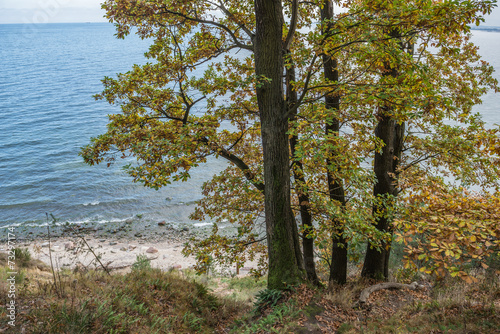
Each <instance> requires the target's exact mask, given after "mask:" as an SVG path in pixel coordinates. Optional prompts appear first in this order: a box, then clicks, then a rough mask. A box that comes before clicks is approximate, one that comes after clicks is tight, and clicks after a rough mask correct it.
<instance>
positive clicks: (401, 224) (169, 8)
mask: <svg viewBox="0 0 500 334" xmlns="http://www.w3.org/2000/svg"><path fill="white" fill-rule="evenodd" d="M268 5H269V6H270V7H269V8H268V7H266V6H268ZM334 5H336V7H335V8H337V9H338V8H343V9H342V10H341V11H339V12H338V13H334V12H333V9H334ZM494 6H495V4H494V3H493V2H490V1H431V0H423V1H420V0H418V1H372V0H370V1H368V0H366V1H363V0H358V1H326V0H325V1H309V2H299V1H274V0H273V1H271V2H262V1H256V2H255V3H254V2H251V1H247V2H241V1H214V2H211V1H152V0H151V1H129V0H108V1H106V2H105V3H104V4H103V8H105V9H106V11H107V17H108V18H109V20H110V21H111V22H114V23H115V24H116V27H117V35H118V37H120V38H123V37H125V36H126V35H127V34H129V33H130V32H131V31H132V29H134V28H135V29H137V30H136V31H137V33H138V34H139V35H140V36H141V37H143V38H150V39H151V40H152V45H151V47H150V50H149V52H148V53H147V54H146V57H147V58H148V59H149V62H148V63H147V64H146V65H143V66H138V65H136V66H134V67H133V68H132V69H131V71H129V72H127V73H123V74H119V75H118V77H117V78H109V77H108V78H105V79H104V80H103V83H104V91H103V92H102V93H101V94H99V95H97V96H96V98H98V99H104V100H106V101H108V102H109V103H111V104H119V105H120V106H121V113H117V114H114V115H110V123H109V125H108V131H107V132H106V133H104V134H102V135H101V136H99V137H97V138H94V139H92V143H91V144H90V145H88V146H87V147H85V148H83V150H82V153H81V155H82V156H83V158H84V159H85V161H86V162H88V163H89V164H96V163H102V162H108V163H113V162H114V161H115V160H116V159H117V158H118V156H134V157H136V158H137V161H138V163H137V164H135V165H132V166H129V169H128V172H129V174H130V175H131V176H132V177H133V179H134V181H136V182H142V183H143V184H144V185H145V186H148V187H152V188H159V187H162V186H168V184H169V183H170V182H173V181H185V180H187V179H188V178H189V177H190V170H191V168H194V167H196V166H198V165H199V164H202V163H205V162H206V161H207V159H211V158H212V157H215V158H218V159H223V160H225V161H226V162H227V163H228V167H227V168H226V169H225V170H224V171H222V172H221V173H220V174H218V175H215V176H213V177H212V179H211V180H209V181H207V182H206V183H205V184H204V186H203V195H204V198H203V199H202V200H200V201H199V202H198V208H197V209H196V211H195V212H194V213H193V215H192V218H193V219H197V220H210V221H212V222H214V228H213V234H212V235H211V236H210V237H209V238H207V239H205V240H197V241H193V243H191V244H189V245H187V246H186V248H185V253H186V254H191V255H195V256H196V257H197V259H198V261H199V264H198V269H200V270H201V271H206V270H208V268H209V267H210V266H211V265H214V264H219V265H232V266H234V265H236V266H241V265H242V263H244V261H245V260H246V259H249V258H254V257H260V264H261V266H260V267H259V268H258V269H257V270H256V273H263V272H265V268H266V266H267V264H269V263H272V264H271V265H270V272H275V273H276V274H277V275H278V276H279V275H281V274H280V272H283V270H285V269H286V268H289V269H290V277H289V278H286V279H284V280H285V281H287V280H289V281H290V282H294V281H300V280H301V279H303V277H304V272H307V278H308V279H309V280H311V281H317V277H316V273H315V268H314V267H315V260H314V256H315V252H316V254H317V251H318V249H319V250H320V253H321V252H323V254H327V255H328V257H330V259H327V260H326V262H327V263H329V264H330V267H331V270H330V280H332V281H336V282H339V283H343V282H345V279H346V273H345V268H346V263H347V256H348V251H351V250H352V249H353V248H354V247H358V246H359V245H360V244H365V245H367V246H366V259H365V263H364V266H363V271H362V274H363V275H364V276H366V277H379V278H387V276H388V263H389V261H388V260H389V255H390V250H391V245H392V240H393V236H394V233H396V236H397V237H398V240H401V241H402V242H404V243H405V245H406V250H407V254H408V257H407V264H406V265H407V266H416V267H418V269H419V270H422V271H424V272H427V273H433V274H435V275H437V276H440V277H441V276H444V275H446V274H447V273H449V274H451V275H453V276H460V277H464V278H465V279H469V278H467V277H468V276H467V271H466V270H465V269H466V267H467V266H466V264H468V263H470V264H471V265H474V266H477V265H481V264H482V266H483V268H484V267H485V266H486V264H485V262H484V261H486V260H487V257H488V256H490V255H494V254H495V252H498V237H499V235H498V233H499V231H498V224H497V219H498V210H499V209H498V205H497V206H495V203H497V201H498V199H497V195H498V188H499V186H500V183H499V176H500V160H499V156H500V149H499V147H500V136H499V134H500V128H499V127H498V126H495V127H488V126H487V125H485V123H484V122H483V121H482V119H481V116H480V115H479V114H477V113H475V112H473V110H472V107H473V106H474V105H475V104H478V103H480V102H481V96H482V95H483V94H485V93H486V92H487V91H488V90H495V91H496V90H498V86H497V82H496V80H495V79H494V78H493V77H492V73H493V68H492V67H491V66H490V65H489V64H488V63H487V62H486V61H484V60H482V59H481V57H480V56H479V54H478V49H477V47H476V46H475V45H474V44H473V43H471V40H470V25H471V24H479V23H480V22H481V21H482V20H483V16H484V15H485V14H487V13H489V12H491V10H492V8H493V7H494ZM266 8H268V9H266ZM270 11H272V12H273V15H268V14H269V12H270ZM266 24H267V26H266ZM267 28H269V29H271V28H272V31H273V32H272V33H271V32H270V31H271V30H266V29H267ZM265 31H268V32H269V34H266V33H263V32H265ZM273 41H274V42H273ZM266 43H267V44H266ZM263 45H266V47H263ZM266 59H273V61H271V62H266ZM287 141H288V142H287ZM278 157H279V159H278ZM454 182H458V184H459V185H460V187H455V186H453V184H454ZM466 189H475V191H476V192H477V195H475V196H471V195H470V193H468V192H467V191H466ZM222 223H230V224H233V226H234V227H235V229H236V231H237V233H236V234H235V235H234V236H231V237H229V236H225V235H221V234H220V233H219V232H220V229H219V227H220V224H222ZM273 238H274V239H273ZM292 253H293V255H291V254H292ZM268 260H269V262H268ZM280 264H281V265H282V266H284V267H283V268H281V269H279V270H278V267H279V265H280ZM284 268H285V269H284ZM287 270H288V269H287ZM280 279H281V278H280V277H274V276H273V282H274V283H273V284H274V286H276V287H280V288H282V287H283V286H286V284H282V283H283V282H281V281H280ZM285 283H286V282H285Z"/></svg>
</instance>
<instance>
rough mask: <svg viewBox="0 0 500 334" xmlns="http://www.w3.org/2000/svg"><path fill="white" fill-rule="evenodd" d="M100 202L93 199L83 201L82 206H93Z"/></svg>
mask: <svg viewBox="0 0 500 334" xmlns="http://www.w3.org/2000/svg"><path fill="white" fill-rule="evenodd" d="M100 203H101V202H99V201H93V202H88V203H83V206H89V205H91V206H94V205H99V204H100Z"/></svg>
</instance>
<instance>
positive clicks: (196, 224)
mask: <svg viewBox="0 0 500 334" xmlns="http://www.w3.org/2000/svg"><path fill="white" fill-rule="evenodd" d="M209 225H213V223H194V224H193V226H194V227H203V226H209Z"/></svg>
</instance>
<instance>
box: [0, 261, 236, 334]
mask: <svg viewBox="0 0 500 334" xmlns="http://www.w3.org/2000/svg"><path fill="white" fill-rule="evenodd" d="M146 263H147V264H149V262H148V261H143V259H138V261H137V262H136V266H135V267H134V270H132V271H131V272H130V273H128V274H126V275H112V276H108V275H106V274H104V273H102V272H97V271H90V272H87V273H79V274H73V275H68V276H63V277H62V278H61V284H60V292H62V296H59V294H58V293H56V292H55V291H54V290H55V289H54V285H53V284H52V282H51V281H50V278H46V279H45V281H43V280H42V281H41V282H39V283H38V284H32V285H31V286H30V287H29V289H25V290H24V291H19V293H18V296H17V301H18V304H19V305H29V308H27V309H26V311H25V312H21V313H19V314H18V315H17V319H16V322H17V324H18V325H16V326H17V328H20V327H24V328H25V329H26V333H44V334H45V333H96V334H98V333H148V334H149V333H215V332H216V330H217V328H219V327H224V326H226V324H227V323H229V322H231V321H232V319H233V318H234V317H235V316H237V315H238V314H240V313H241V312H243V310H244V309H245V306H244V305H243V304H239V303H237V302H235V301H234V300H231V299H223V298H218V297H217V296H214V295H212V294H211V293H210V292H209V290H208V289H207V287H206V286H204V285H202V284H200V283H198V282H195V281H193V280H190V279H186V278H185V277H183V275H182V274H181V273H179V272H175V271H171V272H162V271H160V270H158V269H153V268H150V267H149V266H148V265H146ZM49 277H50V276H49ZM0 298H1V299H2V300H7V299H8V298H7V296H6V293H5V290H4V289H2V292H1V294H0ZM0 313H5V310H1V311H0ZM7 321H8V318H7V317H6V314H0V329H2V328H9V326H8V324H7Z"/></svg>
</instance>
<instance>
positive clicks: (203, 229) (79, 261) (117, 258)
mask: <svg viewBox="0 0 500 334" xmlns="http://www.w3.org/2000/svg"><path fill="white" fill-rule="evenodd" d="M211 228H212V225H211V224H207V225H205V226H198V227H194V226H192V225H191V226H190V225H187V224H182V225H179V226H174V225H173V224H172V223H166V222H164V221H162V222H158V223H151V222H150V223H148V222H143V221H141V220H140V218H138V219H127V220H125V221H123V222H116V223H113V222H112V223H106V224H102V223H86V224H77V225H70V224H49V230H47V226H37V227H27V226H18V227H15V228H14V229H13V230H9V231H7V230H6V229H5V228H4V229H2V230H3V233H2V235H1V238H0V251H2V252H6V251H7V249H8V241H7V239H6V238H7V235H8V232H9V233H10V236H11V237H12V236H14V239H13V238H11V237H9V238H10V241H11V244H13V245H14V246H15V247H18V248H27V249H28V250H29V251H30V253H31V255H32V257H33V258H34V259H38V260H41V261H42V262H44V263H45V264H47V265H49V266H50V265H51V257H52V265H53V267H54V268H55V269H57V270H63V269H71V270H75V271H78V270H86V269H94V268H96V269H102V266H101V264H100V263H99V261H100V262H101V263H102V264H103V265H104V266H105V267H106V268H108V270H109V271H111V272H113V273H115V272H128V271H130V270H131V266H132V264H133V263H134V262H136V261H137V257H138V256H146V257H147V259H148V260H149V262H150V263H151V267H154V268H159V269H161V270H172V269H176V270H183V269H189V268H192V267H193V266H194V264H195V259H194V258H193V257H185V256H184V255H183V254H182V249H183V246H184V244H185V243H186V242H188V241H189V240H190V239H191V238H192V237H199V238H203V237H205V236H208V235H209V234H210V232H211ZM49 231H50V237H49ZM228 232H229V231H228ZM83 239H84V240H85V241H84V240H83ZM49 245H50V247H49ZM89 248H90V249H89ZM96 256H97V257H99V261H98V260H97V259H96ZM252 266H253V264H252V263H248V264H245V267H244V268H242V269H240V275H245V274H247V273H248V271H249V270H250V269H251V268H252ZM233 271H235V269H234V270H231V269H230V270H229V274H234V272H233Z"/></svg>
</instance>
